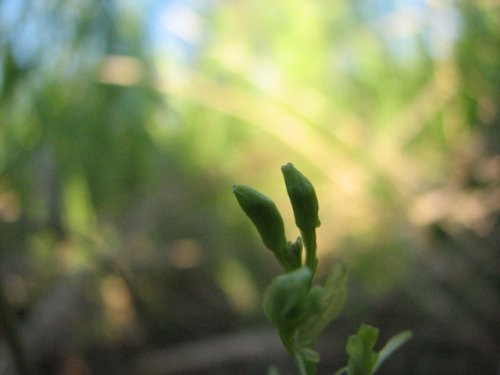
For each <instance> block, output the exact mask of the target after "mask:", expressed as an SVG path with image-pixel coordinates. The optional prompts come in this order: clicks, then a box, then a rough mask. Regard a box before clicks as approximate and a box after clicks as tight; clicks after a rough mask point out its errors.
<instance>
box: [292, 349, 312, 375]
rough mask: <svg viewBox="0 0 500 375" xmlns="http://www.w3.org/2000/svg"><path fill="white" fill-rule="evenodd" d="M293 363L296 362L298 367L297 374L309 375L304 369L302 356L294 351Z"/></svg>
mask: <svg viewBox="0 0 500 375" xmlns="http://www.w3.org/2000/svg"><path fill="white" fill-rule="evenodd" d="M294 356H295V363H296V364H297V367H298V368H299V374H300V375H309V374H308V373H307V370H306V364H305V363H304V358H302V356H301V355H300V354H299V353H297V352H295V355H294Z"/></svg>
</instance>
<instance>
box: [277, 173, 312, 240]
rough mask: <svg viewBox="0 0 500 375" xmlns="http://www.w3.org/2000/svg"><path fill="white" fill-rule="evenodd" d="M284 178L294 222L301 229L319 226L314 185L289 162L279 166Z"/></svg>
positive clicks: (305, 229)
mask: <svg viewBox="0 0 500 375" xmlns="http://www.w3.org/2000/svg"><path fill="white" fill-rule="evenodd" d="M281 171H282V173H283V177H284V178H285V184H286V190H287V192H288V196H289V197H290V201H291V202H292V208H293V214H294V216H295V223H296V224H297V227H298V228H299V229H300V230H302V231H308V230H311V229H314V228H316V227H319V226H320V224H321V223H320V221H319V218H318V210H319V205H318V198H317V197H316V192H315V191H314V187H313V185H312V184H311V181H309V180H308V179H307V178H306V177H305V176H304V175H303V174H302V173H300V172H299V171H298V170H297V169H296V168H295V167H294V166H293V164H291V163H288V164H286V165H284V166H282V167H281Z"/></svg>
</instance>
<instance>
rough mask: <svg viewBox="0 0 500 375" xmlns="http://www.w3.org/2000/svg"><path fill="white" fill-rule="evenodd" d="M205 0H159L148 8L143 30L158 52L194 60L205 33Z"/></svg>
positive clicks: (174, 58)
mask: <svg viewBox="0 0 500 375" xmlns="http://www.w3.org/2000/svg"><path fill="white" fill-rule="evenodd" d="M210 5H211V4H210V2H209V1H201V0H197V1H195V0H192V1H189V0H184V1H183V0H162V1H156V2H155V3H154V4H153V6H152V7H151V8H150V14H149V16H148V19H149V20H150V22H149V24H148V31H147V34H148V35H149V39H150V40H151V43H152V47H153V50H154V51H155V53H157V54H158V56H161V57H162V58H164V57H165V58H167V59H169V60H173V61H177V62H179V63H182V64H189V63H190V62H193V61H195V60H196V57H197V56H198V54H199V53H200V49H201V45H202V43H203V41H204V39H205V38H206V36H207V32H208V30H207V25H206V23H205V21H204V17H203V14H204V12H206V11H207V9H209V7H210Z"/></svg>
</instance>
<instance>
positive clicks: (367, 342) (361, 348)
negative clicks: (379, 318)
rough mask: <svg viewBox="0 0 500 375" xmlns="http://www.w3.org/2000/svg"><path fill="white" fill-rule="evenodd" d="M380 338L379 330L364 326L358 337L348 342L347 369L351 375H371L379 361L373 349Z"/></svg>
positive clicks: (350, 338) (353, 337)
mask: <svg viewBox="0 0 500 375" xmlns="http://www.w3.org/2000/svg"><path fill="white" fill-rule="evenodd" d="M377 338H378V329H377V328H375V327H372V326H369V325H367V324H362V325H361V327H360V328H359V330H358V332H357V334H356V335H352V336H349V339H348V340H347V346H346V350H347V354H348V355H349V361H348V363H347V367H348V369H349V375H370V374H372V372H373V370H372V369H373V368H374V366H375V363H376V361H377V359H378V354H377V353H375V352H374V351H373V350H372V349H373V347H374V346H375V343H376V342H377Z"/></svg>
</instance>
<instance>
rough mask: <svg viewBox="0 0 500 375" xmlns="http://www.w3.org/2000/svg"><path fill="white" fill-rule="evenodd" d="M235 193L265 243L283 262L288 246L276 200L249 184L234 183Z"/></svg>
mask: <svg viewBox="0 0 500 375" xmlns="http://www.w3.org/2000/svg"><path fill="white" fill-rule="evenodd" d="M233 193H234V195H235V196H236V199H237V200H238V203H239V204H240V206H241V208H242V209H243V211H245V213H246V214H247V216H248V217H249V218H250V220H252V222H253V224H254V225H255V227H256V228H257V231H258V232H259V234H260V236H261V238H262V241H263V242H264V245H266V247H267V248H268V249H269V250H271V251H272V252H273V253H274V254H275V255H276V257H277V258H278V260H279V261H280V262H281V263H283V262H284V261H285V259H284V251H285V249H286V246H287V242H286V237H285V226H284V224H283V219H282V217H281V215H280V213H279V211H278V208H277V207H276V205H275V204H274V202H273V201H272V200H271V199H269V198H268V197H266V196H265V195H264V194H261V193H259V192H258V191H257V190H255V189H252V188H251V187H249V186H244V185H234V186H233Z"/></svg>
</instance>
